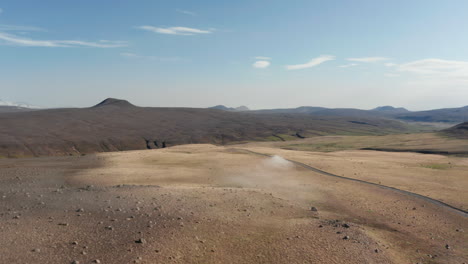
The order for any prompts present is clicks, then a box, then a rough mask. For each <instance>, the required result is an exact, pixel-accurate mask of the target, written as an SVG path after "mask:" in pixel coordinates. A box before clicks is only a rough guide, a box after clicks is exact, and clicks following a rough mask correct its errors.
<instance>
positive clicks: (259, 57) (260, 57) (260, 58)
mask: <svg viewBox="0 0 468 264" xmlns="http://www.w3.org/2000/svg"><path fill="white" fill-rule="evenodd" d="M255 59H256V60H271V58H270V57H263V56H257V57H255Z"/></svg>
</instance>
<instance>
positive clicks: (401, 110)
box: [372, 105, 409, 113]
mask: <svg viewBox="0 0 468 264" xmlns="http://www.w3.org/2000/svg"><path fill="white" fill-rule="evenodd" d="M372 111H380V112H392V113H405V112H409V111H408V110H407V109H406V108H403V107H393V106H390V105H385V106H379V107H376V108H374V109H372Z"/></svg>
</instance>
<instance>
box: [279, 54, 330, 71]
mask: <svg viewBox="0 0 468 264" xmlns="http://www.w3.org/2000/svg"><path fill="white" fill-rule="evenodd" d="M334 59H335V56H330V55H322V56H319V57H317V58H315V59H312V60H311V61H309V62H307V63H305V64H297V65H287V66H286V69H288V70H301V69H306V68H310V67H314V66H317V65H319V64H322V63H324V62H327V61H331V60H334Z"/></svg>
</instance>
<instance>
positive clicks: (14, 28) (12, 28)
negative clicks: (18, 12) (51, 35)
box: [0, 24, 47, 32]
mask: <svg viewBox="0 0 468 264" xmlns="http://www.w3.org/2000/svg"><path fill="white" fill-rule="evenodd" d="M0 31H43V32H45V31H47V30H45V29H43V28H39V27H31V26H17V25H5V24H0Z"/></svg>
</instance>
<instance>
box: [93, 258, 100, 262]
mask: <svg viewBox="0 0 468 264" xmlns="http://www.w3.org/2000/svg"><path fill="white" fill-rule="evenodd" d="M93 263H101V261H100V260H99V259H95V260H93Z"/></svg>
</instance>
